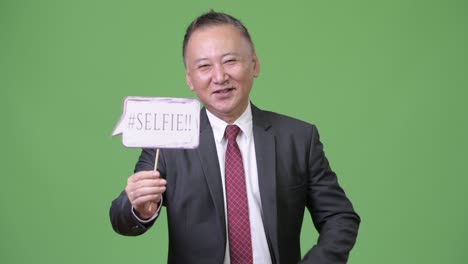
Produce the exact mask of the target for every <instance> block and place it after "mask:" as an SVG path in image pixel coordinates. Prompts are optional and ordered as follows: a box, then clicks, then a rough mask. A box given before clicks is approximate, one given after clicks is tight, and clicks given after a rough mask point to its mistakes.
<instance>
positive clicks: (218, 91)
mask: <svg viewBox="0 0 468 264" xmlns="http://www.w3.org/2000/svg"><path fill="white" fill-rule="evenodd" d="M233 90H235V88H225V89H221V90H217V91H214V92H213V93H214V94H225V93H229V92H231V91H233Z"/></svg>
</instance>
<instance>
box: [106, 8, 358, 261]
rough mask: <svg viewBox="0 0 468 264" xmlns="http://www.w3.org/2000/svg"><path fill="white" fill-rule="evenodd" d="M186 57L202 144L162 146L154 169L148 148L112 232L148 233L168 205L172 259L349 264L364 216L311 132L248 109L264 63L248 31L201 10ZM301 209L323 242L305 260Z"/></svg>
mask: <svg viewBox="0 0 468 264" xmlns="http://www.w3.org/2000/svg"><path fill="white" fill-rule="evenodd" d="M183 57H184V63H185V77H186V82H187V85H188V87H189V88H190V90H192V91H193V92H195V93H196V95H197V96H198V98H199V99H200V101H201V102H202V103H203V105H204V108H203V109H202V111H201V114H200V145H199V147H198V148H197V149H190V150H181V149H172V150H171V149H164V150H161V154H160V157H159V161H158V171H152V169H153V165H154V164H153V163H154V158H155V151H154V150H153V149H144V150H143V151H142V153H141V156H140V158H139V160H138V163H137V164H136V168H135V174H133V175H132V176H130V177H129V178H128V182H127V186H126V188H125V191H124V192H122V193H121V194H120V196H119V197H118V198H117V199H116V200H114V201H113V203H112V206H111V209H110V217H111V222H112V226H113V228H114V230H115V231H116V232H118V233H120V234H123V235H130V236H135V235H140V234H143V233H144V232H145V231H147V230H148V228H150V227H151V226H152V225H153V223H154V222H155V221H156V219H157V216H158V215H159V210H160V208H161V206H165V207H166V210H167V220H168V228H169V253H168V263H184V264H185V263H203V264H204V263H217V264H219V263H232V264H235V263H298V262H301V263H314V264H316V263H345V262H346V261H347V259H348V255H349V251H350V250H351V248H352V247H353V245H354V243H355V239H356V236H357V230H358V226H359V222H360V219H359V216H358V215H357V214H356V213H355V212H354V210H353V207H352V205H351V203H350V201H349V200H348V199H347V197H346V196H345V193H344V192H343V190H342V189H341V187H340V186H339V185H338V182H337V179H336V175H335V174H334V173H333V171H332V170H331V169H330V167H329V165H328V161H327V159H326V157H325V155H324V153H323V146H322V144H321V143H320V141H319V136H318V132H317V129H316V128H315V126H313V125H310V124H307V123H305V122H302V121H299V120H296V119H293V118H290V117H286V116H283V115H279V114H276V113H272V112H267V111H263V110H260V109H258V108H257V107H255V106H254V105H253V104H251V103H250V101H249V93H250V90H251V88H252V85H253V80H254V78H255V77H257V76H258V74H259V71H260V64H259V60H258V58H257V56H256V54H255V49H254V46H253V43H252V41H251V38H250V35H249V33H248V31H247V29H246V28H245V27H244V26H243V25H242V24H241V22H240V21H239V20H237V19H235V18H233V17H231V16H229V15H227V14H224V13H218V12H214V11H210V12H208V13H206V14H203V15H201V16H200V17H198V18H197V19H195V20H194V21H193V22H192V23H191V24H190V26H189V27H188V28H187V32H186V34H185V38H184V43H183ZM233 164H234V165H233ZM233 167H234V168H235V169H233ZM233 186H234V187H233ZM305 208H307V209H308V210H309V212H310V213H311V216H312V219H313V222H314V225H315V227H316V229H317V230H318V232H319V233H320V236H319V239H318V241H317V244H316V245H315V246H313V247H312V248H311V249H310V250H309V251H308V252H307V253H306V254H305V256H304V258H303V259H302V260H301V252H300V231H301V226H302V220H303V216H304V210H305Z"/></svg>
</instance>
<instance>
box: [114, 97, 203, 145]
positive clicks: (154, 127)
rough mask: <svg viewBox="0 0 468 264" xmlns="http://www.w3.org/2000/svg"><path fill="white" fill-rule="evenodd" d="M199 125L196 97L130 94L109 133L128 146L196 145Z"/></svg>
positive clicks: (198, 106) (198, 107) (198, 104)
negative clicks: (112, 129)
mask: <svg viewBox="0 0 468 264" xmlns="http://www.w3.org/2000/svg"><path fill="white" fill-rule="evenodd" d="M199 126H200V102H199V101H198V100H196V99H186V98H161V97H134V96H129V97H126V98H125V99H124V102H123V113H122V115H121V116H120V120H119V122H118V123H117V126H116V127H115V129H114V132H112V136H115V135H118V134H122V144H123V145H124V146H126V147H129V148H196V147H198V142H199V137H200V131H199Z"/></svg>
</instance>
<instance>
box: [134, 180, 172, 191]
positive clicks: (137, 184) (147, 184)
mask: <svg viewBox="0 0 468 264" xmlns="http://www.w3.org/2000/svg"><path fill="white" fill-rule="evenodd" d="M133 185H135V188H137V189H138V188H144V187H157V186H166V180H165V179H145V180H140V181H138V182H135V183H133Z"/></svg>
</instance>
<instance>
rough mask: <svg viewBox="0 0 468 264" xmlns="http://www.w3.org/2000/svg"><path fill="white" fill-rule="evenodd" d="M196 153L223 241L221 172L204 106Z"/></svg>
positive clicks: (224, 226)
mask: <svg viewBox="0 0 468 264" xmlns="http://www.w3.org/2000/svg"><path fill="white" fill-rule="evenodd" d="M198 154H199V157H200V161H201V165H202V168H203V172H204V174H205V179H206V183H207V185H208V189H209V190H210V194H211V197H212V198H213V202H214V205H215V209H216V215H217V217H218V223H219V224H220V226H219V228H220V230H222V238H223V241H226V225H225V220H224V218H225V213H224V198H223V185H222V182H221V173H220V168H219V162H218V154H217V151H216V145H215V142H214V136H213V129H211V125H210V122H209V121H208V117H207V115H206V109H205V108H203V109H202V110H201V112H200V144H199V146H198Z"/></svg>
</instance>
